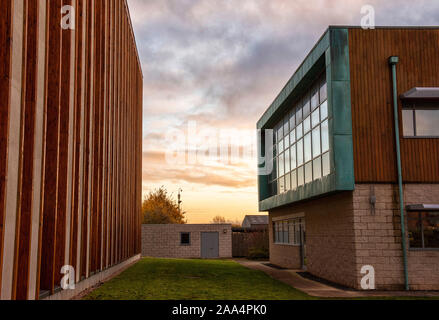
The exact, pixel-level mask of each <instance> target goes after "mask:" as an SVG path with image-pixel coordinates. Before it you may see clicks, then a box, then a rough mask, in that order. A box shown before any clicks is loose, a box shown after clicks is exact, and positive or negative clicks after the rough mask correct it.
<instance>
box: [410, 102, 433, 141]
mask: <svg viewBox="0 0 439 320" xmlns="http://www.w3.org/2000/svg"><path fill="white" fill-rule="evenodd" d="M438 123H439V103H437V104H434V103H415V104H410V105H407V106H405V107H404V109H403V110H402V125H403V133H404V137H437V138H439V126H438Z"/></svg>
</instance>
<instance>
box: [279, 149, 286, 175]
mask: <svg viewBox="0 0 439 320" xmlns="http://www.w3.org/2000/svg"><path fill="white" fill-rule="evenodd" d="M284 161H285V156H284V153H282V154H281V155H280V156H279V176H280V177H281V176H283V175H284V174H285V162H284Z"/></svg>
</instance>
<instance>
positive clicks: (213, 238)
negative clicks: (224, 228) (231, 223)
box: [201, 232, 219, 259]
mask: <svg viewBox="0 0 439 320" xmlns="http://www.w3.org/2000/svg"><path fill="white" fill-rule="evenodd" d="M201 258H203V259H215V258H219V233H218V232H201Z"/></svg>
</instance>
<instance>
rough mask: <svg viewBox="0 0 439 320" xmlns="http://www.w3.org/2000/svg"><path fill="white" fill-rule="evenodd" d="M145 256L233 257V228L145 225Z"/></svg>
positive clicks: (223, 225)
mask: <svg viewBox="0 0 439 320" xmlns="http://www.w3.org/2000/svg"><path fill="white" fill-rule="evenodd" d="M142 256H144V257H154V258H188V259H190V258H204V259H218V258H231V257H232V225H231V224H162V225H159V224H144V225H142Z"/></svg>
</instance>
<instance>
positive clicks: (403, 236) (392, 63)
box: [389, 57, 410, 291]
mask: <svg viewBox="0 0 439 320" xmlns="http://www.w3.org/2000/svg"><path fill="white" fill-rule="evenodd" d="M398 62H399V58H398V57H390V58H389V64H390V66H391V67H392V81H393V113H394V118H395V139H396V161H397V165H398V184H399V209H400V212H401V239H402V253H403V260H404V280H405V290H407V291H408V290H410V285H409V275H408V266H407V265H408V264H407V245H406V232H405V217H404V193H403V188H402V169H401V147H400V143H399V113H398V88H397V79H396V65H397V64H398Z"/></svg>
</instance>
